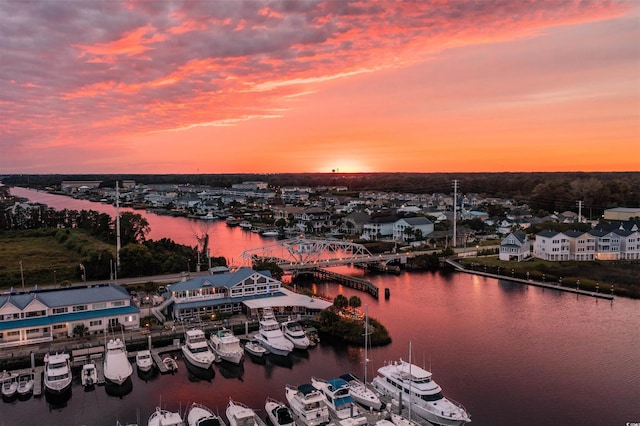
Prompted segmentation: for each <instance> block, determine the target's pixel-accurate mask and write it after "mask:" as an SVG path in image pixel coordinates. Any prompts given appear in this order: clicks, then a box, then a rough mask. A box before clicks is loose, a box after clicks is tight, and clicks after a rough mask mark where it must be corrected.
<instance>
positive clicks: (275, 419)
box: [264, 398, 295, 426]
mask: <svg viewBox="0 0 640 426" xmlns="http://www.w3.org/2000/svg"><path fill="white" fill-rule="evenodd" d="M264 411H266V412H267V416H268V417H269V420H270V421H271V424H272V425H273V426H295V422H294V421H293V413H292V412H291V410H290V409H289V407H287V405H286V404H285V403H284V402H281V401H278V400H276V399H273V398H267V400H266V401H265V403H264Z"/></svg>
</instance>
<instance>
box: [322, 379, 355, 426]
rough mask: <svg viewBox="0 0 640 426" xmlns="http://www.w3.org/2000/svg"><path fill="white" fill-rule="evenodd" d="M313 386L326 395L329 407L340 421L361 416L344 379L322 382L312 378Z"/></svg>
mask: <svg viewBox="0 0 640 426" xmlns="http://www.w3.org/2000/svg"><path fill="white" fill-rule="evenodd" d="M311 384H312V385H313V387H314V388H316V389H319V390H320V391H322V393H324V396H325V398H327V406H328V407H329V409H330V410H331V412H332V413H333V414H334V415H335V416H336V417H337V418H338V419H340V420H344V419H348V418H354V417H357V416H358V415H359V414H360V411H359V410H358V407H357V406H356V405H355V402H354V399H353V397H352V396H351V395H349V384H348V383H347V382H346V381H345V380H344V379H340V378H335V379H329V380H322V379H318V378H316V377H311ZM364 423H366V419H364Z"/></svg>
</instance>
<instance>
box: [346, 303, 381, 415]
mask: <svg viewBox="0 0 640 426" xmlns="http://www.w3.org/2000/svg"><path fill="white" fill-rule="evenodd" d="M368 349H369V306H367V307H366V309H365V321H364V381H363V382H361V381H360V380H358V378H357V377H356V376H354V375H353V374H343V375H342V376H340V378H341V379H343V380H345V381H346V382H347V383H348V384H349V395H350V396H351V397H352V398H353V399H354V400H355V401H356V402H357V403H358V404H360V405H363V406H364V407H366V408H371V409H374V410H381V409H383V408H384V404H383V402H382V401H380V397H379V396H378V394H377V393H376V392H375V391H373V390H372V389H370V388H368V387H367V364H368V363H369V356H368Z"/></svg>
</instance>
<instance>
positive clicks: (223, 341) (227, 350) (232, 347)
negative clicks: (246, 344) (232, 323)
mask: <svg viewBox="0 0 640 426" xmlns="http://www.w3.org/2000/svg"><path fill="white" fill-rule="evenodd" d="M209 346H211V349H212V350H213V352H214V353H215V354H216V356H217V357H218V358H220V359H222V360H224V361H228V362H230V363H232V364H236V365H238V364H240V363H241V362H242V359H243V358H244V351H243V350H242V347H241V346H240V339H239V338H237V337H236V336H235V335H234V334H233V331H231V330H229V329H228V328H226V327H225V328H221V329H220V330H218V331H216V332H215V333H211V336H209Z"/></svg>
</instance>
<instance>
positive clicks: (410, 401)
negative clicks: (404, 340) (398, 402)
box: [409, 340, 413, 423]
mask: <svg viewBox="0 0 640 426" xmlns="http://www.w3.org/2000/svg"><path fill="white" fill-rule="evenodd" d="M411 352H412V350H411V340H409V423H411V406H412V405H413V397H412V396H411V382H412V381H411Z"/></svg>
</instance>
